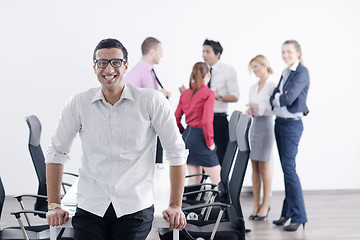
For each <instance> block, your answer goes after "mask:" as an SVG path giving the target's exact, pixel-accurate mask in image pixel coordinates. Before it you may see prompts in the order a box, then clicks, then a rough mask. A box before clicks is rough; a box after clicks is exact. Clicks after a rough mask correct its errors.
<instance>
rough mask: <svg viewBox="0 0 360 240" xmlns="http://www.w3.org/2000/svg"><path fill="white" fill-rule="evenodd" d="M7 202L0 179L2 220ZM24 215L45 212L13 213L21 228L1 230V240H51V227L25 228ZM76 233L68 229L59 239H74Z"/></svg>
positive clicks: (27, 211)
mask: <svg viewBox="0 0 360 240" xmlns="http://www.w3.org/2000/svg"><path fill="white" fill-rule="evenodd" d="M4 201H5V189H4V185H3V183H2V181H1V177H0V219H1V213H2V209H3V206H4ZM24 213H36V214H44V212H41V211H36V210H21V211H17V212H12V213H11V214H12V215H14V216H15V217H16V219H17V220H18V223H19V226H17V227H7V228H4V229H2V230H0V240H10V239H11V240H23V239H29V240H37V239H41V240H49V239H50V230H49V225H37V226H24V224H23V222H22V220H21V217H20V215H21V214H24ZM73 236H74V231H73V229H72V228H67V229H66V230H62V231H61V235H60V236H58V239H64V240H71V239H73V238H74V237H73Z"/></svg>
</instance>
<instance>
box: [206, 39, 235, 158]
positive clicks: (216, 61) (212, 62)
mask: <svg viewBox="0 0 360 240" xmlns="http://www.w3.org/2000/svg"><path fill="white" fill-rule="evenodd" d="M222 51H223V48H222V46H221V44H220V43H219V42H215V41H213V40H208V39H206V40H205V42H204V44H203V58H204V62H205V63H206V64H207V65H208V66H209V68H210V72H211V79H210V82H209V84H208V87H209V88H210V89H211V90H213V91H214V92H215V100H216V101H215V105H214V142H215V145H216V148H217V149H216V154H217V156H218V159H219V162H220V165H221V164H222V161H223V158H224V155H225V151H226V148H227V145H228V142H229V128H228V124H229V122H228V119H227V108H228V103H230V102H237V100H238V98H239V86H238V81H237V76H236V71H235V69H234V68H233V67H232V66H230V65H228V64H225V63H223V62H222V61H220V56H221V54H222Z"/></svg>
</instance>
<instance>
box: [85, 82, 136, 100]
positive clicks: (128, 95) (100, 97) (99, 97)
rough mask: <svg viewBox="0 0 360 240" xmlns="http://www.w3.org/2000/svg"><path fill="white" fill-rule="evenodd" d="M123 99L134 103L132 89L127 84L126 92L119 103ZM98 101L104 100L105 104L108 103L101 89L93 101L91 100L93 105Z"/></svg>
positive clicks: (123, 92)
mask: <svg viewBox="0 0 360 240" xmlns="http://www.w3.org/2000/svg"><path fill="white" fill-rule="evenodd" d="M123 98H125V99H129V100H132V101H134V96H133V95H132V93H131V89H130V87H129V85H128V84H125V86H124V90H123V91H122V93H121V97H120V100H119V102H120V101H121V99H123ZM98 100H102V101H103V102H106V99H105V97H104V94H103V92H102V90H101V88H99V90H98V91H97V92H96V93H95V95H94V97H93V99H92V100H91V103H94V102H96V101H98Z"/></svg>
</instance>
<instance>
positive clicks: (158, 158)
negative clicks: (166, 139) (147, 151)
mask: <svg viewBox="0 0 360 240" xmlns="http://www.w3.org/2000/svg"><path fill="white" fill-rule="evenodd" d="M155 163H163V148H162V146H161V142H160V139H159V137H157V144H156V159H155Z"/></svg>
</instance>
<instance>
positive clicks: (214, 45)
mask: <svg viewBox="0 0 360 240" xmlns="http://www.w3.org/2000/svg"><path fill="white" fill-rule="evenodd" d="M205 45H208V46H210V47H212V49H213V50H214V53H215V55H216V54H218V53H220V56H221V54H222V52H223V48H222V46H221V44H220V43H219V42H215V41H213V40H208V39H206V40H205V42H204V44H203V46H205ZM219 59H220V57H219Z"/></svg>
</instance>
